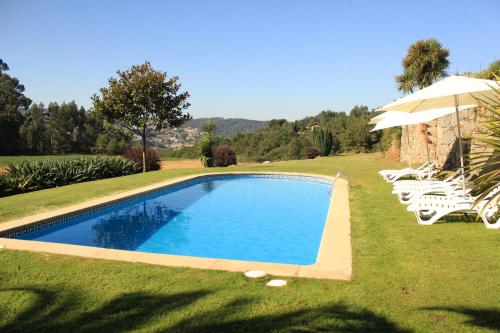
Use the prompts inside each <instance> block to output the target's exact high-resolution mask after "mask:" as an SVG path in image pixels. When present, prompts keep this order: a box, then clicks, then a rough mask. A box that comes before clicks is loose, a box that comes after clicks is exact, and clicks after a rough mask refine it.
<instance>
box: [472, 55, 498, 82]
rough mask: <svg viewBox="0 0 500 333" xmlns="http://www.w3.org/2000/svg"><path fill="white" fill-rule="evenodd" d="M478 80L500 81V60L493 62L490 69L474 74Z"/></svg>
mask: <svg viewBox="0 0 500 333" xmlns="http://www.w3.org/2000/svg"><path fill="white" fill-rule="evenodd" d="M473 76H474V77H476V78H478V79H485V80H497V81H498V80H499V79H500V60H495V61H493V62H492V63H491V64H490V65H489V66H488V68H486V69H485V70H482V71H480V72H479V73H475V74H473Z"/></svg>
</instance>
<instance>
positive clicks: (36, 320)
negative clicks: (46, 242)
mask: <svg viewBox="0 0 500 333" xmlns="http://www.w3.org/2000/svg"><path fill="white" fill-rule="evenodd" d="M2 292H19V293H28V294H29V295H31V298H32V299H33V302H31V304H30V305H29V306H28V307H27V308H25V309H24V310H23V311H20V312H19V313H17V314H16V316H15V318H13V319H12V320H11V321H9V322H8V323H6V324H4V325H3V326H1V325H0V331H1V332H13V333H16V332H85V333H87V332H89V333H90V332H124V331H130V330H138V329H141V328H144V329H146V330H149V331H151V330H152V328H151V327H148V324H150V325H154V326H155V327H157V326H159V324H160V325H161V324H163V325H162V326H165V324H166V322H170V323H171V324H170V326H169V327H168V328H165V329H164V330H157V331H158V332H187V333H191V332H193V333H194V332H196V333H198V332H271V331H272V332H401V333H403V332H410V331H408V330H404V329H401V328H399V327H398V325H397V324H395V323H393V322H391V321H389V320H388V319H387V318H385V317H383V316H381V315H378V314H375V313H374V312H372V311H370V310H368V309H363V308H350V307H349V306H347V305H346V304H344V303H335V304H331V305H328V306H321V307H313V308H311V307H305V308H300V309H298V310H294V311H280V310H278V309H273V308H272V306H270V307H269V310H268V311H264V314H262V311H260V313H261V314H255V312H256V310H258V309H260V308H261V307H262V306H265V303H263V302H261V300H260V299H258V298H252V297H235V298H230V299H227V301H226V302H225V303H222V304H220V303H219V302H215V303H214V297H207V298H206V299H205V300H206V302H207V303H206V304H197V306H196V309H189V306H191V305H192V304H193V303H195V302H197V301H199V300H200V299H202V298H204V297H205V296H208V295H209V294H210V292H207V291H204V290H198V291H193V292H183V293H176V294H169V295H162V294H159V295H158V294H148V293H142V292H135V293H126V294H123V295H119V296H117V297H116V298H114V299H111V300H109V301H108V302H106V303H104V304H103V305H102V306H100V307H98V308H94V309H91V310H88V309H86V308H85V307H87V308H88V304H89V302H88V300H86V302H83V301H84V298H83V295H82V294H80V293H77V292H68V291H61V290H58V291H48V290H44V289H41V288H30V287H27V288H12V289H0V295H1V294H2ZM0 297H1V296H0ZM220 297H222V296H220ZM205 300H204V301H205ZM84 304H86V305H84ZM181 308H188V310H187V311H183V313H180V314H179V313H175V314H173V313H172V311H176V310H179V309H181ZM257 312H258V311H257ZM268 313H269V314H268ZM176 316H179V317H178V318H177V317H176Z"/></svg>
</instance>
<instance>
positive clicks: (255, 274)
mask: <svg viewBox="0 0 500 333" xmlns="http://www.w3.org/2000/svg"><path fill="white" fill-rule="evenodd" d="M245 276H246V277H249V278H252V279H254V278H260V277H264V276H266V272H263V271H248V272H245Z"/></svg>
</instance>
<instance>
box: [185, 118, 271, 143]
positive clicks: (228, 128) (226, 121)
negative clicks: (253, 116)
mask: <svg viewBox="0 0 500 333" xmlns="http://www.w3.org/2000/svg"><path fill="white" fill-rule="evenodd" d="M207 121H212V122H213V123H214V124H215V134H216V135H219V136H222V137H225V138H230V137H233V136H235V135H236V134H238V133H243V134H245V133H251V132H255V131H257V130H260V129H263V128H265V127H266V126H267V123H268V121H262V120H250V119H243V118H222V117H212V118H195V119H191V120H189V121H188V122H187V123H186V124H185V125H184V126H189V127H195V128H199V129H202V128H203V125H205V123H206V122H207Z"/></svg>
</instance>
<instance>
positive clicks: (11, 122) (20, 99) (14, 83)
mask: <svg viewBox="0 0 500 333" xmlns="http://www.w3.org/2000/svg"><path fill="white" fill-rule="evenodd" d="M8 70H9V66H8V65H7V64H6V63H5V62H3V60H2V59H0V154H11V153H19V152H20V150H21V148H20V147H21V144H22V141H21V139H20V137H19V128H20V127H21V125H22V123H23V121H24V117H23V115H22V113H21V112H20V110H22V109H24V110H25V109H27V108H28V107H29V106H30V104H31V100H30V99H29V98H28V97H26V96H24V86H23V85H22V84H20V83H19V80H18V79H16V78H15V77H10V76H9V75H8V74H5V72H6V71H8Z"/></svg>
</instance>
